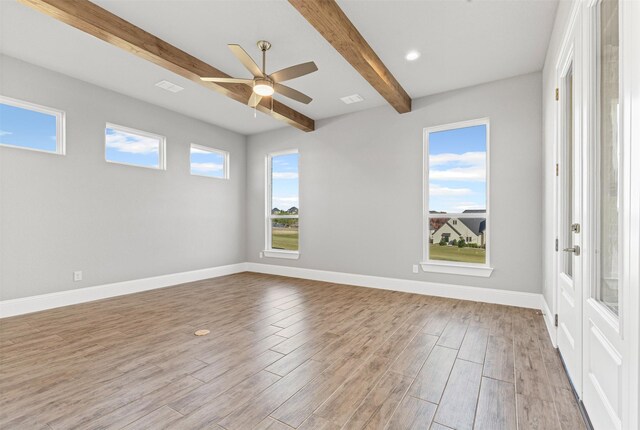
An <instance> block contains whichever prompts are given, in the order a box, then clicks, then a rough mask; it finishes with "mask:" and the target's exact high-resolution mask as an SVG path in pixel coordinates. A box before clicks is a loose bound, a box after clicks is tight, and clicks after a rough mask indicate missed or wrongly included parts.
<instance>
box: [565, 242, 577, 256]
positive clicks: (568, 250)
mask: <svg viewBox="0 0 640 430" xmlns="http://www.w3.org/2000/svg"><path fill="white" fill-rule="evenodd" d="M563 251H564V252H573V253H574V254H575V255H576V256H578V255H580V247H579V246H578V245H576V246H574V247H573V248H565V249H563Z"/></svg>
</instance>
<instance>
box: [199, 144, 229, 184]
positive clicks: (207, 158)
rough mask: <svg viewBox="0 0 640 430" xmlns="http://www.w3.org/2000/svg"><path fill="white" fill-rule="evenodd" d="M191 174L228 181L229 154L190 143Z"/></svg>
mask: <svg viewBox="0 0 640 430" xmlns="http://www.w3.org/2000/svg"><path fill="white" fill-rule="evenodd" d="M191 174H192V175H198V176H208V177H209V178H219V179H229V153H228V152H226V151H220V150H218V149H213V148H207V147H206V146H200V145H195V144H193V143H192V144H191Z"/></svg>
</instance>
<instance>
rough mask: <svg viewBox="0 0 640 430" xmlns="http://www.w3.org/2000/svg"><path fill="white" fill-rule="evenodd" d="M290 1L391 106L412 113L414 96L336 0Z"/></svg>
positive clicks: (399, 110) (402, 111)
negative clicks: (412, 97)
mask: <svg viewBox="0 0 640 430" xmlns="http://www.w3.org/2000/svg"><path fill="white" fill-rule="evenodd" d="M289 3H291V5H292V6H293V7H295V8H296V9H297V11H298V12H300V14H301V15H302V16H303V17H304V18H305V19H306V20H307V21H308V22H309V23H310V24H311V25H312V26H313V27H315V29H316V30H318V32H319V33H320V34H321V35H322V36H323V37H324V38H325V39H327V41H328V42H329V43H330V44H331V45H332V46H333V47H334V48H335V49H336V51H338V52H339V53H340V54H341V55H342V56H343V57H344V58H345V59H346V60H347V61H348V62H349V63H350V64H351V65H352V66H353V68H354V69H356V71H358V73H360V74H361V75H362V77H363V78H365V79H366V80H367V81H368V82H369V83H370V84H371V86H373V88H375V89H376V91H378V92H379V93H380V95H382V97H384V98H385V99H386V100H387V101H388V102H389V104H390V105H391V106H393V107H394V108H395V109H396V110H397V111H398V112H399V113H406V112H411V97H409V95H408V94H407V92H406V91H405V90H404V88H402V86H401V85H400V83H399V82H398V81H397V80H396V78H395V77H394V76H393V75H392V74H391V72H390V71H389V69H387V66H385V65H384V63H383V62H382V60H380V58H379V57H378V55H377V54H376V53H375V51H374V50H373V49H372V48H371V46H369V44H368V43H367V41H366V40H365V39H364V37H362V35H361V34H360V32H359V31H358V29H357V28H356V27H355V26H354V25H353V23H352V22H351V21H350V20H349V18H348V17H347V15H345V13H344V12H343V11H342V9H340V6H338V4H337V3H336V2H335V0H289Z"/></svg>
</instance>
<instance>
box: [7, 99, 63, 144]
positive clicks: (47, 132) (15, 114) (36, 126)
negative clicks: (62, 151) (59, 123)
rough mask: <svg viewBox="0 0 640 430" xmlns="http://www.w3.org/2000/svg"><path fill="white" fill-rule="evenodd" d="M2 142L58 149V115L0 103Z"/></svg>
mask: <svg viewBox="0 0 640 430" xmlns="http://www.w3.org/2000/svg"><path fill="white" fill-rule="evenodd" d="M0 143H2V144H4V145H13V146H20V147H24V148H32V149H40V150H43V151H51V152H55V151H56V117H55V116H53V115H48V114H45V113H40V112H34V111H31V110H28V109H22V108H19V107H15V106H10V105H6V104H4V103H0Z"/></svg>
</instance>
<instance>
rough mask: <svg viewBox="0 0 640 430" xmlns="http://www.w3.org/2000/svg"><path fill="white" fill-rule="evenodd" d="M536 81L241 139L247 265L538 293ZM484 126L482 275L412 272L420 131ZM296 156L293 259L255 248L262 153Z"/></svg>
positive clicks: (416, 253) (417, 255) (260, 234)
mask: <svg viewBox="0 0 640 430" xmlns="http://www.w3.org/2000/svg"><path fill="white" fill-rule="evenodd" d="M541 94H542V87H541V74H540V73H535V74H529V75H525V76H520V77H516V78H512V79H506V80H502V81H498V82H494V83H490V84H486V85H481V86H476V87H472V88H466V89H462V90H457V91H452V92H448V93H444V94H440V95H434V96H430V97H426V98H422V99H418V100H414V104H413V111H412V112H411V113H408V114H404V115H399V114H397V113H396V112H395V111H394V110H393V109H392V108H390V107H388V106H384V107H380V108H376V109H371V110H366V111H363V112H358V113H354V114H350V115H344V116H340V117H336V118H332V119H328V120H324V121H319V123H318V124H317V130H316V131H315V132H313V133H303V132H300V131H298V130H295V129H292V128H283V129H279V130H275V131H271V132H267V133H262V134H258V135H254V136H250V137H249V139H248V147H247V151H248V152H247V218H248V219H247V221H248V225H247V229H248V231H247V259H248V260H249V261H252V262H260V263H269V264H279V265H290V266H297V267H304V268H310V269H321V270H330V271H338V272H348V273H359V274H367V275H377V276H386V277H394V278H406V279H421V280H425V281H434V282H443V283H452V284H461V285H470V286H478V287H487V288H496V289H504V290H515V291H526V292H533V293H540V292H541V291H542V275H541V272H542V259H541V255H540V249H541V238H542V230H541V228H542V220H541V205H542V189H541V188H542V187H541V185H542V176H541V172H540V166H541V156H542V104H541V103H542V100H541ZM481 117H490V119H491V154H490V159H491V216H492V219H491V223H492V226H493V231H492V233H491V235H492V237H491V241H492V249H491V259H492V262H491V263H492V266H493V267H494V268H495V270H494V272H493V274H492V276H491V277H490V278H476V277H467V276H456V275H446V274H431V273H420V274H418V275H415V274H413V273H412V272H411V269H412V265H413V264H417V263H418V262H419V261H420V259H421V258H422V224H421V223H422V217H421V211H422V186H421V182H422V132H423V128H424V127H428V126H434V125H439V124H446V123H451V122H457V121H462V120H468V119H474V118H481ZM288 148H299V151H300V190H301V191H300V193H301V195H300V229H301V231H300V236H301V238H300V247H301V248H300V259H299V260H281V259H273V258H263V259H260V258H259V252H260V251H261V250H262V249H263V248H264V213H265V212H264V180H265V174H264V157H265V155H266V154H267V153H268V152H271V151H277V150H284V149H288Z"/></svg>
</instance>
